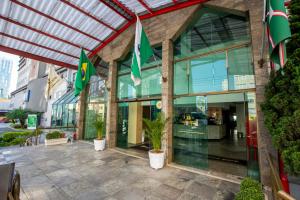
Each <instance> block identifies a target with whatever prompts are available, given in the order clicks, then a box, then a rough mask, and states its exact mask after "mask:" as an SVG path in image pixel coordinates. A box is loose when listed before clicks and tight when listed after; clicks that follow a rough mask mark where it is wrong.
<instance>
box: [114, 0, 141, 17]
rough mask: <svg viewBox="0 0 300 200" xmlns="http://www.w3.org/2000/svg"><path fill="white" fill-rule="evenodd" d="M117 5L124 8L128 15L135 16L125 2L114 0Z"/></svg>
mask: <svg viewBox="0 0 300 200" xmlns="http://www.w3.org/2000/svg"><path fill="white" fill-rule="evenodd" d="M112 1H113V2H114V3H115V4H116V5H118V6H119V7H120V8H122V9H123V10H124V11H125V12H126V13H127V14H128V15H130V16H131V17H132V18H134V17H135V14H134V13H133V12H132V11H131V10H130V9H129V8H127V7H126V6H125V5H124V4H123V3H121V2H120V1H119V0H112Z"/></svg>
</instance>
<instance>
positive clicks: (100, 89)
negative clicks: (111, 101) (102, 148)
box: [83, 76, 107, 140]
mask: <svg viewBox="0 0 300 200" xmlns="http://www.w3.org/2000/svg"><path fill="white" fill-rule="evenodd" d="M106 94H107V92H106V88H105V83H104V81H103V80H102V79H101V77H99V76H92V77H91V80H90V87H89V94H88V97H87V104H86V112H85V130H84V136H83V137H84V139H85V140H92V139H95V138H96V137H97V131H96V129H95V127H94V126H93V122H94V120H95V118H96V116H97V115H100V116H102V117H103V120H104V121H106V115H105V113H106V97H107V96H106ZM105 124H106V123H105ZM104 126H105V125H104ZM105 130H106V129H105V127H104V135H105Z"/></svg>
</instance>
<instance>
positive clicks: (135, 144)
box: [117, 100, 161, 151]
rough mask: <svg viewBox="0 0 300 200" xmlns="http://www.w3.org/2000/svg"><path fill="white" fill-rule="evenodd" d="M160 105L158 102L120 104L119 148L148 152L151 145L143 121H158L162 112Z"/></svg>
mask: <svg viewBox="0 0 300 200" xmlns="http://www.w3.org/2000/svg"><path fill="white" fill-rule="evenodd" d="M160 105H161V103H160V101H158V100H152V101H138V102H123V103H119V105H118V130H117V147H120V148H136V149H140V150H145V151H148V150H149V148H150V143H149V140H148V138H147V136H146V135H145V130H144V125H143V119H144V118H146V119H150V120H154V119H156V116H157V113H159V112H160V111H161V106H160Z"/></svg>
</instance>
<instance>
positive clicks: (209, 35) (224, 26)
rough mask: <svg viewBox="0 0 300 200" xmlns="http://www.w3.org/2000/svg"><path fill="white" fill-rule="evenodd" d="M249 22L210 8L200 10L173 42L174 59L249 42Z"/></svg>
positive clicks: (242, 17)
mask: <svg viewBox="0 0 300 200" xmlns="http://www.w3.org/2000/svg"><path fill="white" fill-rule="evenodd" d="M249 41H250V37H249V20H248V18H247V17H246V15H234V14H231V13H225V12H221V11H219V10H218V11H217V10H213V9H211V8H201V9H200V10H199V11H198V15H197V16H196V17H195V20H194V22H192V24H191V25H190V26H189V28H188V29H187V30H186V31H185V32H184V33H182V34H181V36H180V37H179V38H178V39H177V40H176V41H175V44H174V47H175V48H174V49H175V51H174V55H175V58H176V59H177V58H182V57H187V56H192V55H196V54H199V53H206V52H209V51H213V50H216V49H222V48H226V47H229V46H232V45H235V44H239V43H241V42H249Z"/></svg>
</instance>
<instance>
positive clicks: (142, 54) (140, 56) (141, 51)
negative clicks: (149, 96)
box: [131, 17, 153, 86]
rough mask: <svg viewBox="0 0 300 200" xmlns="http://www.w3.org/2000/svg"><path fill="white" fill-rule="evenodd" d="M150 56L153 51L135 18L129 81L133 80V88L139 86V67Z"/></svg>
mask: <svg viewBox="0 0 300 200" xmlns="http://www.w3.org/2000/svg"><path fill="white" fill-rule="evenodd" d="M152 55H153V51H152V49H151V45H150V42H149V40H148V38H147V35H146V33H145V31H144V29H143V26H142V24H141V21H140V19H139V18H138V17H137V21H136V28H135V42H134V51H133V55H132V64H131V79H132V80H133V82H134V85H135V86H137V85H139V84H141V77H142V76H141V67H142V65H143V64H144V63H145V62H147V60H148V59H149V58H150V56H152Z"/></svg>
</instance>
